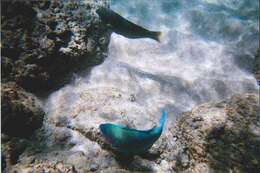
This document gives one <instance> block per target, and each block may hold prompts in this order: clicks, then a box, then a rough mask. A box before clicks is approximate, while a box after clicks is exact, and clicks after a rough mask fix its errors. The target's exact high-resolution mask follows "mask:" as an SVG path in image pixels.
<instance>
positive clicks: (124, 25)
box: [96, 7, 161, 42]
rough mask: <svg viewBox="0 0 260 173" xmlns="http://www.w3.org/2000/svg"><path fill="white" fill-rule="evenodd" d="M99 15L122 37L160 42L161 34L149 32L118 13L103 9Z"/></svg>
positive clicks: (98, 12) (99, 10) (99, 11)
mask: <svg viewBox="0 0 260 173" xmlns="http://www.w3.org/2000/svg"><path fill="white" fill-rule="evenodd" d="M96 12H97V14H98V15H99V17H100V18H101V20H102V21H103V22H104V23H106V24H107V25H109V26H110V29H111V30H112V31H113V32H115V33H117V34H120V35H123V36H125V37H127V38H145V37H147V38H151V39H154V40H156V41H158V42H160V39H159V37H160V35H161V32H157V31H149V30H147V29H145V28H143V27H141V26H138V25H136V24H134V23H132V22H130V21H129V20H127V19H125V18H123V17H122V16H120V15H119V14H117V13H116V12H114V11H112V10H110V9H108V8H104V7H101V8H99V9H98V10H97V11H96Z"/></svg>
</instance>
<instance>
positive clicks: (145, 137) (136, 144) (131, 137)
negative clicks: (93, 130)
mask: <svg viewBox="0 0 260 173" xmlns="http://www.w3.org/2000/svg"><path fill="white" fill-rule="evenodd" d="M165 119H166V113H165V112H164V111H163V112H162V116H161V119H160V125H159V126H157V127H154V128H152V129H150V130H136V129H131V128H128V127H125V126H121V125H116V124H110V123H106V124H101V125H100V126H99V128H100V131H101V133H102V135H103V136H104V137H105V139H106V140H107V141H108V142H109V143H110V144H111V145H112V148H113V149H114V150H115V151H117V152H119V153H122V154H126V155H135V154H143V153H145V152H147V151H148V149H149V148H151V147H152V145H153V144H154V143H155V141H156V140H157V139H158V138H159V137H160V136H161V134H162V130H163V126H164V123H165Z"/></svg>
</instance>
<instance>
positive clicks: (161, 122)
mask: <svg viewBox="0 0 260 173" xmlns="http://www.w3.org/2000/svg"><path fill="white" fill-rule="evenodd" d="M165 120H166V112H165V111H162V116H161V119H160V128H163V126H164V123H165Z"/></svg>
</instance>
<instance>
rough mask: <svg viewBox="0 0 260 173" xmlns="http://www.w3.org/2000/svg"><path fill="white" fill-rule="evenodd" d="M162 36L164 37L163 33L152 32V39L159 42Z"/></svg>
mask: <svg viewBox="0 0 260 173" xmlns="http://www.w3.org/2000/svg"><path fill="white" fill-rule="evenodd" d="M161 35H162V32H160V31H152V32H151V38H152V39H154V40H156V41H158V42H160V41H161V39H160V38H161Z"/></svg>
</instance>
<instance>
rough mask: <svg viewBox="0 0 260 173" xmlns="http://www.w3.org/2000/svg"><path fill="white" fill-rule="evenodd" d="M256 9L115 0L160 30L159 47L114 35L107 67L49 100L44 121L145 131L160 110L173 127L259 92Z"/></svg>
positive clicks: (253, 2) (207, 2) (221, 1)
mask: <svg viewBox="0 0 260 173" xmlns="http://www.w3.org/2000/svg"><path fill="white" fill-rule="evenodd" d="M258 8H259V2H258V0H194V1H190V0H131V1H124V0H113V1H112V2H111V9H113V10H115V11H116V12H118V13H119V14H121V15H122V16H124V17H126V18H127V19H129V20H131V21H133V22H135V23H137V24H139V25H142V26H144V27H146V28H149V29H150V30H155V31H162V33H163V34H162V37H161V43H157V42H156V41H154V40H151V39H127V38H125V37H123V36H120V35H117V34H112V36H111V41H110V45H109V54H108V57H107V58H106V60H105V61H104V63H102V64H101V65H98V66H95V67H94V68H92V70H91V72H90V73H89V74H87V75H85V76H78V77H76V79H75V80H73V81H72V82H71V83H70V84H68V85H66V86H65V87H63V88H61V89H59V90H58V91H56V92H54V93H52V94H51V95H50V96H49V98H48V99H47V101H46V104H45V110H46V111H47V114H48V119H51V120H53V121H54V122H56V121H60V120H61V119H66V122H67V123H68V124H70V125H72V126H77V127H78V128H81V127H82V128H83V127H84V128H98V125H99V124H100V123H104V122H113V123H120V124H129V125H130V126H132V127H136V128H138V129H147V128H150V127H151V126H152V125H154V123H155V122H157V121H158V119H159V117H160V114H161V113H160V112H161V110H162V109H164V110H166V111H167V112H168V120H167V126H168V127H170V126H171V124H173V125H174V122H173V119H174V117H177V116H178V115H180V113H181V112H184V111H189V110H191V109H192V108H193V107H194V106H196V105H198V104H201V103H205V102H208V101H217V100H220V99H224V98H226V97H228V96H231V95H233V94H237V93H248V92H256V90H257V84H256V80H255V79H254V76H253V74H252V72H251V71H250V69H251V67H252V62H253V57H254V54H255V53H256V50H257V48H258V47H259V43H258V40H259V27H258V26H259V13H258Z"/></svg>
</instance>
